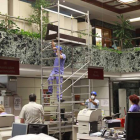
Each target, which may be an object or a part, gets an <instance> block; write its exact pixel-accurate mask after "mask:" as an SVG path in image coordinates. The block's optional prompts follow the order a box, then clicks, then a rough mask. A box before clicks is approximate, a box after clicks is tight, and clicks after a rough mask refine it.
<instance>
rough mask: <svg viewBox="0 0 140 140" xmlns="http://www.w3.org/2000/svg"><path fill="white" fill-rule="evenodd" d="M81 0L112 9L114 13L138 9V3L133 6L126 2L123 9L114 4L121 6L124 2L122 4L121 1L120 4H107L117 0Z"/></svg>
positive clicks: (139, 6)
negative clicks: (102, 0) (100, 0)
mask: <svg viewBox="0 0 140 140" xmlns="http://www.w3.org/2000/svg"><path fill="white" fill-rule="evenodd" d="M81 1H84V2H87V3H90V4H93V5H96V6H98V7H101V8H104V9H107V10H109V11H112V12H115V13H118V14H122V13H126V12H130V11H135V10H139V9H140V5H136V6H133V5H131V4H126V5H128V6H129V7H127V8H124V9H118V8H116V6H121V5H122V6H123V5H124V4H122V3H120V4H119V3H118V4H117V5H115V6H111V5H108V4H109V3H111V2H115V1H117V0H112V1H108V2H104V3H102V2H99V1H97V0H81ZM138 1H140V0H138Z"/></svg>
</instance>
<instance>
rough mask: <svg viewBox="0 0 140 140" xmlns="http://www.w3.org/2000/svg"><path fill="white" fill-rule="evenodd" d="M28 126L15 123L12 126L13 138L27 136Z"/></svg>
mask: <svg viewBox="0 0 140 140" xmlns="http://www.w3.org/2000/svg"><path fill="white" fill-rule="evenodd" d="M27 129H28V125H27V124H21V123H13V126H12V137H15V136H18V135H26V134H27Z"/></svg>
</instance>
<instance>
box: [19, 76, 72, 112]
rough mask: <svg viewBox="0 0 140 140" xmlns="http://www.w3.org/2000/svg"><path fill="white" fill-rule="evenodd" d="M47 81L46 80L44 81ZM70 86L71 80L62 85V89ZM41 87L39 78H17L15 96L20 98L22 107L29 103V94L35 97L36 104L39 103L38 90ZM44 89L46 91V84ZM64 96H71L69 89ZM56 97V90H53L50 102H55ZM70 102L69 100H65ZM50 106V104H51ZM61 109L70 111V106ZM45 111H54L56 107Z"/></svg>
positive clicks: (63, 106)
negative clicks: (33, 94)
mask: <svg viewBox="0 0 140 140" xmlns="http://www.w3.org/2000/svg"><path fill="white" fill-rule="evenodd" d="M46 80H47V79H46ZM46 80H44V82H45V81H46ZM70 84H71V80H68V81H67V82H66V83H65V84H64V85H63V89H65V88H66V87H68V85H70ZM40 87H41V80H40V78H20V77H18V78H17V94H18V95H19V96H21V97H22V106H23V105H25V104H27V103H28V102H29V94H30V93H35V94H36V95H37V103H41V102H40V101H41V98H40V89H41V88H40ZM44 89H48V84H47V83H46V86H45V87H44ZM63 95H64V96H70V95H71V88H70V89H68V90H67V91H66V92H65V93H64V94H63ZM53 97H56V88H54V93H53V96H52V99H51V100H50V102H57V98H53ZM66 100H70V99H66ZM51 105H52V104H51ZM62 108H66V111H71V107H70V106H66V105H65V104H64V105H62ZM45 110H46V111H49V110H51V111H56V107H45Z"/></svg>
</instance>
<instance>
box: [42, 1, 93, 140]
mask: <svg viewBox="0 0 140 140" xmlns="http://www.w3.org/2000/svg"><path fill="white" fill-rule="evenodd" d="M54 7H56V8H57V11H54V10H51V8H54ZM60 8H64V9H67V10H69V11H72V12H75V13H78V15H76V16H73V15H72V14H71V15H67V14H64V13H61V9H60ZM43 11H46V12H52V13H55V14H57V17H58V19H57V21H54V22H50V23H48V24H53V23H56V22H57V23H58V37H57V38H56V40H57V45H58V46H59V47H60V45H61V43H62V44H63V43H65V42H66V43H67V46H70V47H72V60H71V64H69V65H68V66H67V67H66V68H68V67H69V66H71V75H70V76H68V77H67V78H66V79H65V80H64V81H63V83H62V84H64V83H65V82H66V81H68V80H69V79H71V81H72V83H71V84H70V85H69V86H68V87H67V88H65V89H64V90H63V91H62V92H61V91H60V85H61V83H60V77H61V76H62V75H61V74H60V52H59V54H58V59H59V66H58V68H59V74H58V75H55V76H58V77H59V84H53V86H59V101H58V102H57V103H55V104H54V105H52V106H51V105H50V106H49V107H57V111H56V112H50V113H51V114H56V115H57V116H58V117H57V119H58V120H57V121H55V122H56V123H57V125H58V126H57V127H55V128H50V129H49V132H51V131H55V133H59V140H61V133H62V132H61V130H62V128H66V127H72V125H73V124H74V112H75V111H76V110H75V108H74V106H75V103H82V102H83V101H75V95H81V93H75V88H81V87H87V88H88V93H83V95H89V96H90V80H89V82H88V84H87V85H75V84H76V82H77V81H79V80H80V79H82V78H83V77H84V76H85V75H87V73H88V71H86V72H84V73H83V74H81V75H80V76H79V77H78V78H76V79H74V75H76V74H77V73H78V72H79V71H80V70H82V69H83V68H85V67H86V66H89V63H90V53H89V51H90V19H89V11H87V13H84V12H81V11H78V10H76V9H73V8H70V7H67V6H65V5H62V4H60V1H59V0H58V2H57V4H56V5H54V6H51V7H49V8H45V7H42V6H41V102H42V105H43V107H45V106H46V105H47V104H46V103H44V98H51V97H44V92H43V89H44V86H45V84H46V82H45V83H44V78H46V77H47V76H44V69H46V70H47V69H48V68H50V67H48V66H44V63H43V61H44V60H50V59H55V58H56V57H50V58H49V57H47V58H44V57H43V53H44V52H45V51H47V50H50V48H49V46H47V47H44V46H43V27H42V26H43V20H42V16H43ZM60 15H63V16H64V17H68V18H70V19H71V30H68V29H65V28H61V27H60ZM79 17H85V19H86V22H87V23H88V24H87V25H88V27H87V29H85V30H87V32H88V33H87V34H86V36H87V40H88V42H86V43H81V42H75V41H73V42H74V43H75V44H77V46H76V47H87V53H88V57H87V59H86V62H85V64H84V65H83V66H81V68H79V69H78V70H76V71H74V59H73V57H74V54H73V51H74V48H75V46H71V45H69V44H70V43H69V42H71V41H69V40H67V39H66V40H65V39H62V38H61V37H60V29H61V30H68V31H70V32H71V35H72V36H73V33H81V32H82V31H85V30H81V31H74V30H73V19H77V18H79ZM50 41H51V40H48V42H50ZM61 41H63V42H61ZM78 63H82V62H78ZM66 68H65V69H66ZM69 88H71V90H72V92H71V95H70V96H63V98H68V99H71V100H70V101H65V102H63V103H61V102H60V94H64V92H65V91H67V90H68V89H69ZM66 104H68V105H70V106H71V112H68V114H71V115H72V122H71V125H69V126H61V114H65V113H61V112H60V109H61V106H62V105H65V106H66ZM44 113H45V115H48V114H47V113H48V112H44ZM57 130H58V131H57Z"/></svg>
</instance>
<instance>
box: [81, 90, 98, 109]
mask: <svg viewBox="0 0 140 140" xmlns="http://www.w3.org/2000/svg"><path fill="white" fill-rule="evenodd" d="M96 96H97V93H96V92H95V91H92V92H91V97H90V98H89V99H87V100H86V102H85V103H81V105H87V107H88V108H89V109H96V108H98V107H99V100H97V99H96Z"/></svg>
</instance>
